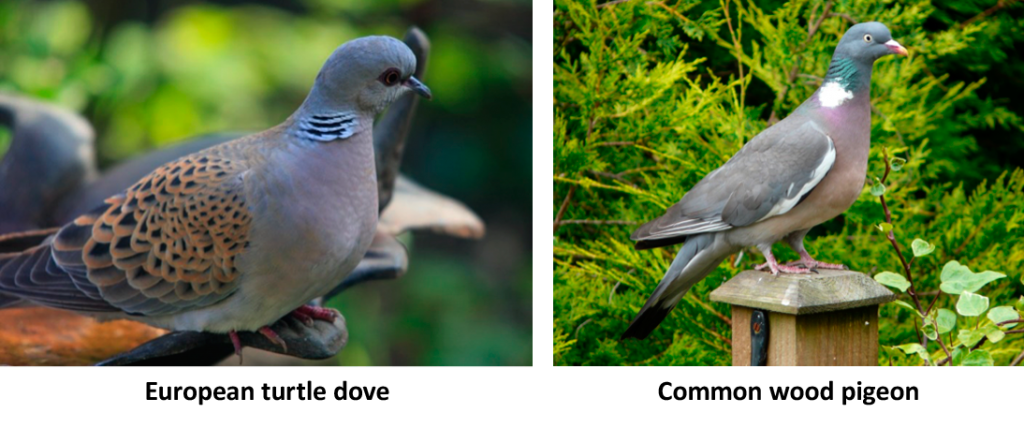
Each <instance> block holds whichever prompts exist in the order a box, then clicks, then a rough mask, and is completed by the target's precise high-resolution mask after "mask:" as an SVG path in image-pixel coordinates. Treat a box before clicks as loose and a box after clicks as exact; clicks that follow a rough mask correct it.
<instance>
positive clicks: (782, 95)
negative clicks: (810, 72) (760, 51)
mask: <svg viewBox="0 0 1024 428" xmlns="http://www.w3.org/2000/svg"><path fill="white" fill-rule="evenodd" d="M830 10H832V0H829V1H828V2H826V3H825V8H824V9H822V11H821V16H819V17H818V20H817V21H814V25H812V26H811V27H810V29H809V30H808V31H807V38H806V39H804V42H803V43H801V44H800V49H799V51H804V50H806V49H807V46H808V45H809V44H810V43H811V39H813V38H814V34H815V33H817V32H818V28H821V23H822V22H824V21H825V18H828V17H829V11H830ZM798 71H800V57H797V58H796V62H794V64H793V68H791V69H790V70H789V75H788V76H787V78H786V86H783V87H782V90H780V91H779V94H778V95H776V96H775V105H778V104H779V103H781V102H782V100H784V99H786V93H788V92H789V88H790V87H792V86H793V82H795V81H796V77H797V72H798ZM740 77H741V78H742V75H741V76H740ZM778 121H779V112H778V111H777V110H776V109H775V107H774V106H773V107H772V114H771V116H769V117H768V124H769V125H773V124H775V122H778Z"/></svg>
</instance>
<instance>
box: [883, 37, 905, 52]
mask: <svg viewBox="0 0 1024 428" xmlns="http://www.w3.org/2000/svg"><path fill="white" fill-rule="evenodd" d="M885 46H886V47H887V48H889V50H890V51H892V53H894V54H896V55H900V56H907V48H905V47H903V45H901V44H900V43H899V42H897V41H895V40H889V41H888V42H885Z"/></svg>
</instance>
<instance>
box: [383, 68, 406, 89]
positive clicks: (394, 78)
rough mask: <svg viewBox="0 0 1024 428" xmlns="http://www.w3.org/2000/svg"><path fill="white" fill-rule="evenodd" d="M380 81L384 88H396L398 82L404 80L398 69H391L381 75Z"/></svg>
mask: <svg viewBox="0 0 1024 428" xmlns="http://www.w3.org/2000/svg"><path fill="white" fill-rule="evenodd" d="M378 80H380V83H383V84H384V86H395V84H397V83H398V81H400V80H402V74H401V73H399V72H398V70H397V69H394V68H389V69H387V70H384V72H383V73H381V74H380V77H379V78H378Z"/></svg>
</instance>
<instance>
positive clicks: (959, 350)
mask: <svg viewBox="0 0 1024 428" xmlns="http://www.w3.org/2000/svg"><path fill="white" fill-rule="evenodd" d="M966 353H967V350H966V349H964V348H963V347H962V346H958V347H956V348H954V349H953V361H950V363H949V365H951V366H959V365H960V364H962V363H963V361H964V354H966Z"/></svg>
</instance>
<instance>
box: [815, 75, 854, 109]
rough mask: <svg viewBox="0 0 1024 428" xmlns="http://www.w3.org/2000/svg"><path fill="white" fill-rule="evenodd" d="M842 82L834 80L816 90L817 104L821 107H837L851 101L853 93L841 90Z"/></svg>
mask: <svg viewBox="0 0 1024 428" xmlns="http://www.w3.org/2000/svg"><path fill="white" fill-rule="evenodd" d="M842 83H843V80H842V79H836V80H830V81H828V82H825V84H824V85H822V86H821V89H819V90H818V102H819V103H821V106H822V107H828V108H833V107H839V106H841V105H843V103H845V102H846V100H850V99H853V92H850V91H847V90H846V89H843V85H842Z"/></svg>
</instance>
